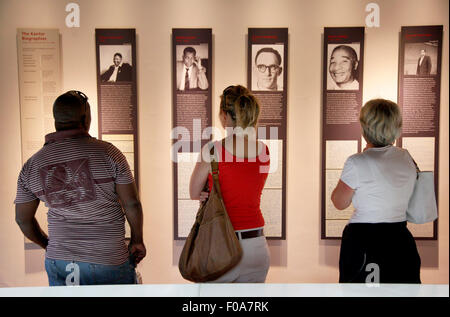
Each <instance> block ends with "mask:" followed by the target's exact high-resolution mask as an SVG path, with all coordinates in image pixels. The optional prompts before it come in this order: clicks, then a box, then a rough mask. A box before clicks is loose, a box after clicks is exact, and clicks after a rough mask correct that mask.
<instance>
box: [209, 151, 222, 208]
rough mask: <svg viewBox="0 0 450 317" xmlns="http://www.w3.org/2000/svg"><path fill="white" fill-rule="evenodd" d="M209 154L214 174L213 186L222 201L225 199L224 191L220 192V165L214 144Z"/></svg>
mask: <svg viewBox="0 0 450 317" xmlns="http://www.w3.org/2000/svg"><path fill="white" fill-rule="evenodd" d="M209 154H210V158H211V174H212V178H213V186H214V188H215V189H216V192H217V194H218V195H219V197H220V199H223V198H222V191H221V190H220V184H219V163H218V159H217V153H216V147H215V146H214V143H213V144H212V145H211V148H210V150H209Z"/></svg>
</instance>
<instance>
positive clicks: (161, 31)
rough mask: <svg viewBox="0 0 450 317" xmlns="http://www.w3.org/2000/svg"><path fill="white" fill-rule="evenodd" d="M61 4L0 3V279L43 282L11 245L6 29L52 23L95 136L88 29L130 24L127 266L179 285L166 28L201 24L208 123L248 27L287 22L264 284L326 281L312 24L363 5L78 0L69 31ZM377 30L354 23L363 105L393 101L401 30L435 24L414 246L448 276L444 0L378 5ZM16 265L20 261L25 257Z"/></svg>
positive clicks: (437, 272) (12, 166)
mask: <svg viewBox="0 0 450 317" xmlns="http://www.w3.org/2000/svg"><path fill="white" fill-rule="evenodd" d="M69 2H71V1H61V0H36V1H27V0H0V39H1V48H0V63H1V68H0V69H1V70H2V71H1V73H0V76H1V77H0V92H1V94H0V95H1V96H2V101H1V103H0V118H1V119H2V124H1V125H0V133H1V135H2V137H1V138H0V144H1V149H2V154H3V155H2V156H1V158H0V171H1V176H2V184H1V185H0V198H1V199H0V213H1V215H0V250H1V256H0V286H23V285H33V286H38V285H47V277H46V274H45V272H43V271H42V267H43V265H42V252H36V251H35V252H27V256H26V258H25V251H24V249H23V236H22V234H21V232H20V230H19V228H18V227H17V226H16V225H15V222H14V205H13V200H14V197H15V190H16V181H17V175H18V173H19V171H20V168H21V153H20V151H21V147H20V112H19V90H18V73H17V45H16V29H17V28H26V27H30V28H59V30H60V33H61V36H62V59H63V85H62V87H63V91H66V90H69V89H77V90H81V91H83V92H85V93H86V94H87V95H88V96H89V98H90V100H91V105H92V108H93V110H94V111H93V112H94V113H93V125H92V129H91V134H92V135H93V136H96V135H97V124H96V120H97V113H96V106H97V100H96V94H97V90H96V73H95V70H96V65H95V38H94V32H95V28H136V33H137V64H138V107H139V137H140V173H141V174H140V182H141V184H140V186H141V189H140V190H141V199H142V203H143V207H144V213H145V224H144V226H145V242H146V245H147V248H148V251H149V252H148V256H147V258H146V259H145V260H144V261H143V263H142V264H140V266H139V270H140V271H141V273H142V275H143V278H144V282H145V283H183V282H184V281H183V279H182V278H181V276H180V274H179V273H178V268H177V266H176V261H177V259H176V256H177V254H178V253H179V250H180V248H181V244H180V242H173V240H172V237H173V210H172V174H171V173H172V163H171V160H170V144H171V142H170V129H171V118H172V117H171V105H172V97H171V96H172V94H171V72H170V69H171V53H170V52H171V29H172V28H197V27H202V28H212V30H213V58H214V69H213V84H212V93H213V107H214V110H213V116H214V117H213V123H214V124H215V123H217V115H218V100H219V99H218V98H219V95H220V93H221V91H222V89H223V88H224V87H226V86H228V85H230V84H238V83H240V84H246V74H247V73H246V69H247V68H246V60H247V59H246V54H247V52H246V46H247V38H246V34H247V29H248V28H249V27H288V28H289V75H288V82H289V83H288V153H287V155H288V157H287V174H288V175H287V215H286V217H287V240H286V241H278V242H277V241H271V242H270V245H271V247H270V248H271V252H272V266H271V269H270V271H269V275H268V279H267V281H268V282H269V283H335V282H337V280H338V258H339V242H338V241H328V240H327V241H325V240H321V239H320V197H321V196H320V171H321V170H320V162H321V159H320V158H321V153H320V142H321V123H320V122H321V94H322V91H321V83H322V65H321V61H322V46H323V44H322V43H323V28H324V27H332V26H335V27H337V26H341V27H346V26H364V24H365V17H366V15H367V12H365V7H366V4H368V3H369V2H371V1H356V0H339V1H338V0H320V1H309V0H278V1H273V0H191V1H190V2H185V1H178V0H159V1H158V0H145V1H144V0H140V1H138V0H134V1H129V0H89V1H88V0H79V1H75V0H74V1H73V2H77V3H79V4H80V8H81V27H80V28H72V29H69V28H67V27H66V26H65V17H66V15H67V13H66V12H65V6H66V4H67V3H69ZM373 2H376V3H378V4H379V6H380V9H381V26H380V27H379V28H366V36H365V61H364V64H365V65H364V76H365V77H364V91H363V102H365V101H367V100H369V99H371V98H374V97H384V98H388V99H392V100H397V72H398V52H399V32H400V29H401V26H412V25H441V24H442V25H444V41H443V43H444V45H443V59H442V84H441V87H442V88H441V114H440V115H441V123H440V124H441V130H440V156H439V162H440V166H439V173H440V179H439V190H440V192H439V210H440V221H439V240H438V241H419V242H418V246H419V252H420V254H421V256H422V281H423V282H424V283H448V274H449V262H448V258H449V257H448V254H449V243H448V241H449V218H448V211H449V206H448V201H449V199H448V194H449V187H448V179H449V173H448V171H449V170H448V159H449V157H448V154H449V153H448V146H449V135H448V132H449V122H448V119H449V112H448V110H449V107H448V91H449V90H448V87H449V78H448V66H449V61H448V55H449V54H448V39H449V37H448V24H449V23H448V17H449V16H448V9H449V8H448V6H449V3H448V1H447V0H427V1H422V0H397V1H390V0H378V1H373ZM26 262H27V266H25V263H26Z"/></svg>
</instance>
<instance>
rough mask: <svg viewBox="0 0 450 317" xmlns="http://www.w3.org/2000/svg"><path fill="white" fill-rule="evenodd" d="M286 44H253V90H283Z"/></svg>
mask: <svg viewBox="0 0 450 317" xmlns="http://www.w3.org/2000/svg"><path fill="white" fill-rule="evenodd" d="M283 56H284V45H282V44H281V45H280V44H272V45H267V44H253V45H252V63H253V67H252V90H254V91H283V84H284V83H283V71H284V60H283Z"/></svg>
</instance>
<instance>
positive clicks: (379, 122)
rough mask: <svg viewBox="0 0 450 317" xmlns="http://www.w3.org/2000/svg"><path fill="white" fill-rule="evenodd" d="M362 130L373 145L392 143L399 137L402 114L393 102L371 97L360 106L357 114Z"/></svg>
mask: <svg viewBox="0 0 450 317" xmlns="http://www.w3.org/2000/svg"><path fill="white" fill-rule="evenodd" d="M359 122H360V124H361V128H362V132H363V135H364V137H365V138H366V140H367V142H370V143H372V144H373V145H374V146H378V147H379V146H386V145H389V144H393V143H394V141H395V140H396V139H397V138H399V137H400V134H401V128H402V115H401V113H400V108H399V107H398V105H397V104H396V103H395V102H392V101H390V100H386V99H373V100H370V101H368V102H366V104H365V105H364V106H363V107H362V109H361V113H360V115H359Z"/></svg>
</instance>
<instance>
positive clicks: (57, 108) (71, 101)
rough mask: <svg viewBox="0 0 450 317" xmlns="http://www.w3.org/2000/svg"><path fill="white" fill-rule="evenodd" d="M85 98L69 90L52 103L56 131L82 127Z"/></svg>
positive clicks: (84, 116)
mask: <svg viewBox="0 0 450 317" xmlns="http://www.w3.org/2000/svg"><path fill="white" fill-rule="evenodd" d="M87 99H88V98H87V97H86V95H85V94H83V93H82V92H79V91H76V90H70V91H68V92H66V93H64V94H62V95H61V96H59V97H58V98H56V100H55V102H54V103H53V117H54V118H55V128H56V131H60V130H69V129H76V128H80V127H82V124H83V121H84V119H85V118H86V111H87Z"/></svg>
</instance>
